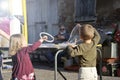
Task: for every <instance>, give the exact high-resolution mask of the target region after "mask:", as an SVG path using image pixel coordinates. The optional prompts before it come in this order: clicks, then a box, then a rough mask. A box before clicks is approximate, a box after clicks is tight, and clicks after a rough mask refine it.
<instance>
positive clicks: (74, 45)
mask: <svg viewBox="0 0 120 80" xmlns="http://www.w3.org/2000/svg"><path fill="white" fill-rule="evenodd" d="M68 46H70V47H72V48H74V47H76V46H77V45H76V44H70V43H69V44H68Z"/></svg>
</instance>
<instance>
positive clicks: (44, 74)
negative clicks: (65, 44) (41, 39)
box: [2, 64, 120, 80]
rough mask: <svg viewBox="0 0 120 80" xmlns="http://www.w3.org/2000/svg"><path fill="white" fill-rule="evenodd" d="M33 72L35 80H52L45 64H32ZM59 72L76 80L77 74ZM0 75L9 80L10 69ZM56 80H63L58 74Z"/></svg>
mask: <svg viewBox="0 0 120 80" xmlns="http://www.w3.org/2000/svg"><path fill="white" fill-rule="evenodd" d="M34 70H35V74H36V78H37V79H36V80H54V68H53V67H49V66H48V65H46V64H34ZM60 70H61V72H62V74H63V75H64V76H65V77H66V79H67V80H77V72H74V71H66V70H64V69H63V68H60ZM2 75H3V78H4V80H9V79H10V76H11V69H3V70H2ZM57 80H64V79H63V78H62V77H61V76H60V74H58V79H57ZM99 80H100V79H99ZM102 80H120V77H111V76H102Z"/></svg>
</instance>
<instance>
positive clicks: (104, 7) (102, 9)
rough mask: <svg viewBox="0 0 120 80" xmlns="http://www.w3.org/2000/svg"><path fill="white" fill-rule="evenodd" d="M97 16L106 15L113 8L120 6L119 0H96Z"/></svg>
mask: <svg viewBox="0 0 120 80" xmlns="http://www.w3.org/2000/svg"><path fill="white" fill-rule="evenodd" d="M96 6H97V8H96V11H97V15H98V16H108V15H109V14H110V13H112V12H113V10H115V9H117V8H120V0H97V4H96Z"/></svg>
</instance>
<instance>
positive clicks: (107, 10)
mask: <svg viewBox="0 0 120 80" xmlns="http://www.w3.org/2000/svg"><path fill="white" fill-rule="evenodd" d="M96 2H97V3H96V14H97V16H108V15H109V14H111V13H112V12H113V10H115V9H117V8H120V5H119V4H120V0H96ZM74 4H75V0H58V9H59V10H58V15H59V24H65V25H66V26H67V27H68V26H69V28H72V27H73V25H74V9H75V8H74Z"/></svg>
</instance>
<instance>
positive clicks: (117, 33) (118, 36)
mask: <svg viewBox="0 0 120 80" xmlns="http://www.w3.org/2000/svg"><path fill="white" fill-rule="evenodd" d="M114 38H115V40H116V41H117V42H120V31H117V32H116V33H115V35H114Z"/></svg>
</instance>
